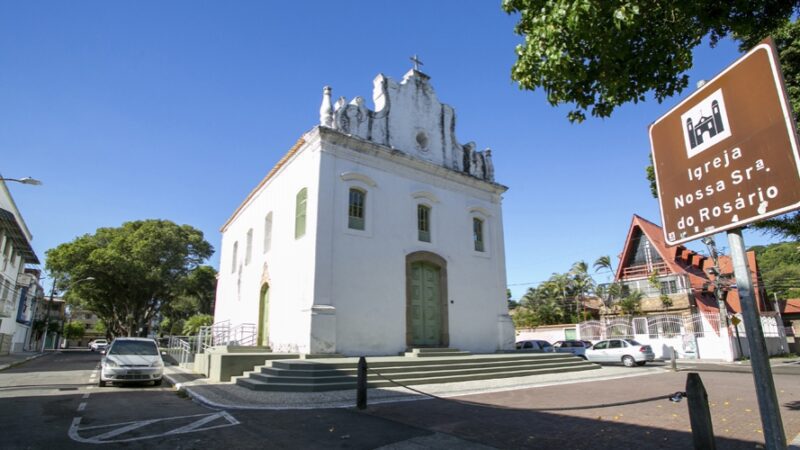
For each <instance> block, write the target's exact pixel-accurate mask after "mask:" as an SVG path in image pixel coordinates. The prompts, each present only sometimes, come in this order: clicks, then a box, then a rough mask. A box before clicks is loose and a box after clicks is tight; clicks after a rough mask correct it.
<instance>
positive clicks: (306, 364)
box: [271, 353, 575, 370]
mask: <svg viewBox="0 0 800 450" xmlns="http://www.w3.org/2000/svg"><path fill="white" fill-rule="evenodd" d="M570 358H575V356H573V355H572V354H571V353H527V354H525V353H521V354H514V353H503V354H492V355H473V356H469V357H464V356H452V357H437V358H405V357H395V358H387V357H374V358H370V357H367V365H368V366H369V367H372V368H377V367H392V366H412V365H420V366H425V365H431V364H462V363H464V362H465V361H467V362H471V363H479V362H486V363H491V362H499V361H528V360H532V361H548V360H554V359H556V360H558V359H570ZM271 366H272V367H274V368H278V369H286V370H333V369H348V368H356V367H358V359H357V358H344V359H343V360H341V361H340V360H336V361H333V360H331V361H312V360H305V361H301V360H296V359H291V360H282V361H272V364H271Z"/></svg>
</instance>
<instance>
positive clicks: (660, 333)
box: [578, 312, 783, 341]
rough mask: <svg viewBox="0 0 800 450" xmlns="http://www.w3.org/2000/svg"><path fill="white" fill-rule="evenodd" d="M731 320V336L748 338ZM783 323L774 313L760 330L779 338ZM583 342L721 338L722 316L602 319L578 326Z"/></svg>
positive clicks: (765, 315) (763, 319)
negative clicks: (735, 334) (691, 336)
mask: <svg viewBox="0 0 800 450" xmlns="http://www.w3.org/2000/svg"><path fill="white" fill-rule="evenodd" d="M733 317H734V316H730V317H729V318H728V324H730V325H729V326H730V327H731V332H732V333H735V332H736V331H737V329H738V332H739V336H741V337H745V336H746V335H747V334H746V332H745V328H744V323H743V322H739V324H738V325H737V326H736V327H734V326H733V324H732V319H733ZM782 327H783V324H782V323H778V320H777V317H776V315H775V314H774V313H771V312H766V313H762V314H761V329H762V330H763V333H764V336H765V337H780V336H781V335H782V333H781V331H782V330H781V328H782ZM578 328H579V330H580V331H579V335H580V336H581V339H586V340H592V341H595V340H601V339H609V338H615V337H617V338H624V339H632V338H633V337H634V336H642V335H647V336H649V337H650V338H651V339H661V338H674V337H679V336H686V335H694V336H695V337H703V336H705V335H706V334H707V333H710V334H712V335H716V336H719V334H720V333H719V330H720V316H719V314H715V313H693V314H653V315H648V316H615V317H603V318H601V319H600V320H589V321H586V322H581V323H579V324H578Z"/></svg>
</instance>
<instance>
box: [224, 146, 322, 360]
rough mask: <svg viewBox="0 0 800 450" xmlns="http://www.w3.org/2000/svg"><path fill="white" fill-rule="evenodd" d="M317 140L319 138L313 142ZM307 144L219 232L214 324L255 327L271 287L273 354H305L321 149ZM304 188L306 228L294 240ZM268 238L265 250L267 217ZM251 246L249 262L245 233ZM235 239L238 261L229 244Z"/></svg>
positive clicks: (270, 316)
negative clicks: (264, 289) (266, 290)
mask: <svg viewBox="0 0 800 450" xmlns="http://www.w3.org/2000/svg"><path fill="white" fill-rule="evenodd" d="M317 142H318V141H317ZM315 145H316V146H318V143H317V144H313V143H309V144H306V145H305V146H304V147H303V148H302V149H300V151H299V152H298V153H297V154H296V155H295V156H294V157H293V159H291V160H290V161H289V162H287V163H286V164H285V165H284V166H283V168H282V169H281V170H280V171H279V172H278V173H277V174H276V175H275V176H274V177H273V178H272V179H271V180H269V181H268V182H267V184H266V185H265V186H264V187H262V189H261V191H260V192H259V193H257V194H256V196H255V197H254V198H253V199H252V201H251V202H250V203H249V204H248V205H247V206H246V207H245V208H244V209H243V210H242V211H241V212H240V214H239V216H238V217H237V218H236V219H235V220H234V221H233V222H232V223H230V224H229V226H228V228H227V229H226V230H225V232H223V235H222V249H221V257H220V271H219V282H218V284H217V306H216V312H215V318H214V320H215V322H218V321H223V320H230V321H231V324H232V325H236V324H240V323H255V324H256V325H258V323H259V321H260V318H259V304H260V293H261V288H262V286H264V284H265V283H266V284H267V285H268V286H269V319H268V330H269V343H270V346H271V347H272V349H273V351H276V352H307V351H308V346H309V333H310V331H309V328H310V327H309V320H310V307H311V305H312V303H313V297H314V277H313V274H314V271H313V267H314V259H315V236H316V234H317V230H316V224H317V204H318V201H317V197H318V193H319V183H318V177H317V176H316V174H317V173H318V171H319V152H318V151H315ZM302 188H306V189H307V191H306V192H307V200H306V231H305V234H304V235H303V237H301V238H299V239H295V203H296V196H297V193H298V192H299V191H300V190H301V189H302ZM270 213H271V214H272V215H271V222H272V227H271V239H270V243H269V249H268V250H266V251H265V248H266V247H265V243H264V237H265V234H266V233H267V229H266V226H265V225H266V221H267V215H268V214H270ZM249 230H252V236H253V237H252V249H251V254H250V261H249V262H247V261H246V258H247V235H248V231H249ZM234 242H238V248H237V251H236V261H235V262H234V261H233V259H232V258H233V253H234V252H233V245H234Z"/></svg>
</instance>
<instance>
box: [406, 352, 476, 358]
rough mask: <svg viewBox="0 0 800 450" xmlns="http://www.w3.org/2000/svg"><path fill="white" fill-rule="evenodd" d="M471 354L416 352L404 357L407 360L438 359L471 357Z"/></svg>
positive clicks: (408, 353) (407, 353)
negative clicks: (444, 357) (442, 357)
mask: <svg viewBox="0 0 800 450" xmlns="http://www.w3.org/2000/svg"><path fill="white" fill-rule="evenodd" d="M471 354H472V353H470V352H460V351H454V352H433V351H428V352H416V351H414V352H405V353H404V354H403V356H405V357H406V358H431V357H437V356H469V355H471Z"/></svg>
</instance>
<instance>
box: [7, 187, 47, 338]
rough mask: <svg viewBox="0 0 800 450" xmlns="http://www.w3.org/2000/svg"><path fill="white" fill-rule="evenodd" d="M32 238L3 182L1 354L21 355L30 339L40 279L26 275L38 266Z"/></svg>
mask: <svg viewBox="0 0 800 450" xmlns="http://www.w3.org/2000/svg"><path fill="white" fill-rule="evenodd" d="M32 239H33V236H32V235H31V232H30V231H29V230H28V227H27V226H26V225H25V221H24V220H23V219H22V215H21V214H20V212H19V209H18V208H17V205H16V204H15V203H14V199H13V198H12V197H11V193H10V192H9V191H8V187H7V186H6V184H5V182H4V181H2V180H0V354H7V353H9V352H20V351H22V350H23V348H24V347H25V342H26V339H27V338H28V336H29V335H30V331H31V330H30V328H31V324H32V319H33V306H34V305H33V303H34V299H35V296H36V293H37V288H36V287H37V286H38V277H37V276H35V275H32V274H30V273H26V272H25V266H26V265H28V264H39V258H37V256H36V254H35V253H34V251H33V248H32V247H31V240H32Z"/></svg>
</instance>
